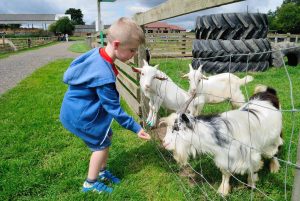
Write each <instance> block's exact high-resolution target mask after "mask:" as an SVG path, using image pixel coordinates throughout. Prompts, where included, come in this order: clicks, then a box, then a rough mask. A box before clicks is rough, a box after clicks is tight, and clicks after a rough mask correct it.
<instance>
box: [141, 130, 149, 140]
mask: <svg viewBox="0 0 300 201" xmlns="http://www.w3.org/2000/svg"><path fill="white" fill-rule="evenodd" d="M138 137H139V138H141V139H143V140H150V139H151V136H150V135H149V134H148V133H146V132H145V131H144V129H141V130H140V132H138Z"/></svg>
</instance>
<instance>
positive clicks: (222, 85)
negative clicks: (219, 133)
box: [182, 65, 253, 108]
mask: <svg viewBox="0 0 300 201" xmlns="http://www.w3.org/2000/svg"><path fill="white" fill-rule="evenodd" d="M189 67H190V72H189V73H187V74H186V75H184V76H182V77H184V78H188V79H189V84H190V88H189V93H191V94H193V93H197V96H201V95H203V96H205V102H206V103H220V102H223V101H224V100H227V99H229V100H230V102H231V104H232V106H233V107H235V108H238V107H240V106H241V105H243V104H244V103H245V97H244V95H243V93H242V91H241V89H240V87H241V86H243V85H245V84H246V83H248V82H251V81H252V80H253V77H252V76H250V75H247V76H245V77H244V78H242V79H241V78H239V77H237V76H236V75H234V74H232V73H222V74H218V75H213V76H210V77H208V79H207V80H205V79H202V78H203V74H202V72H201V70H202V65H201V66H200V67H199V68H198V69H197V70H195V69H193V68H192V66H191V65H189Z"/></svg>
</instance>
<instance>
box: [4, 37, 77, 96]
mask: <svg viewBox="0 0 300 201" xmlns="http://www.w3.org/2000/svg"><path fill="white" fill-rule="evenodd" d="M73 43H74V42H68V43H66V42H62V43H59V44H57V45H52V46H49V47H44V48H40V49H37V50H31V51H26V52H24V53H19V54H15V55H12V56H10V57H8V58H4V59H0V96H1V94H3V93H4V92H6V91H7V90H9V89H11V88H13V87H15V86H16V85H17V84H18V83H19V82H20V81H21V80H23V79H24V78H26V77H27V76H28V75H30V74H31V73H32V72H33V71H35V70H36V69H38V68H40V67H42V66H44V65H46V64H47V63H49V62H51V61H54V60H56V59H60V58H75V57H77V56H79V55H80V53H74V52H70V51H68V48H69V46H71V45H72V44H73Z"/></svg>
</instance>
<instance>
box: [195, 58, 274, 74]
mask: <svg viewBox="0 0 300 201" xmlns="http://www.w3.org/2000/svg"><path fill="white" fill-rule="evenodd" d="M200 64H201V65H203V66H202V71H204V72H206V73H211V74H219V73H225V72H230V73H234V72H246V71H265V70H267V69H268V68H269V61H262V62H248V63H247V62H220V61H215V62H212V61H203V60H201V59H193V61H192V66H193V68H194V69H198V67H199V66H200Z"/></svg>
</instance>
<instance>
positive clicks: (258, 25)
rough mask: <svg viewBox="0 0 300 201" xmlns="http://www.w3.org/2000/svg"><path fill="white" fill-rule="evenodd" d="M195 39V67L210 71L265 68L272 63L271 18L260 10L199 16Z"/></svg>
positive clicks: (260, 69)
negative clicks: (269, 33) (268, 18)
mask: <svg viewBox="0 0 300 201" xmlns="http://www.w3.org/2000/svg"><path fill="white" fill-rule="evenodd" d="M195 31H196V40H195V41H194V42H193V61H192V66H193V68H195V69H197V68H198V67H199V66H200V65H203V67H202V70H203V71H205V72H207V73H223V72H237V71H239V72H243V71H265V70H266V69H267V68H268V67H269V65H270V62H271V52H270V51H271V45H270V43H269V41H268V39H267V38H266V37H267V34H268V20H267V15H266V14H261V13H224V14H212V15H206V16H199V17H197V20H196V29H195Z"/></svg>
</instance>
